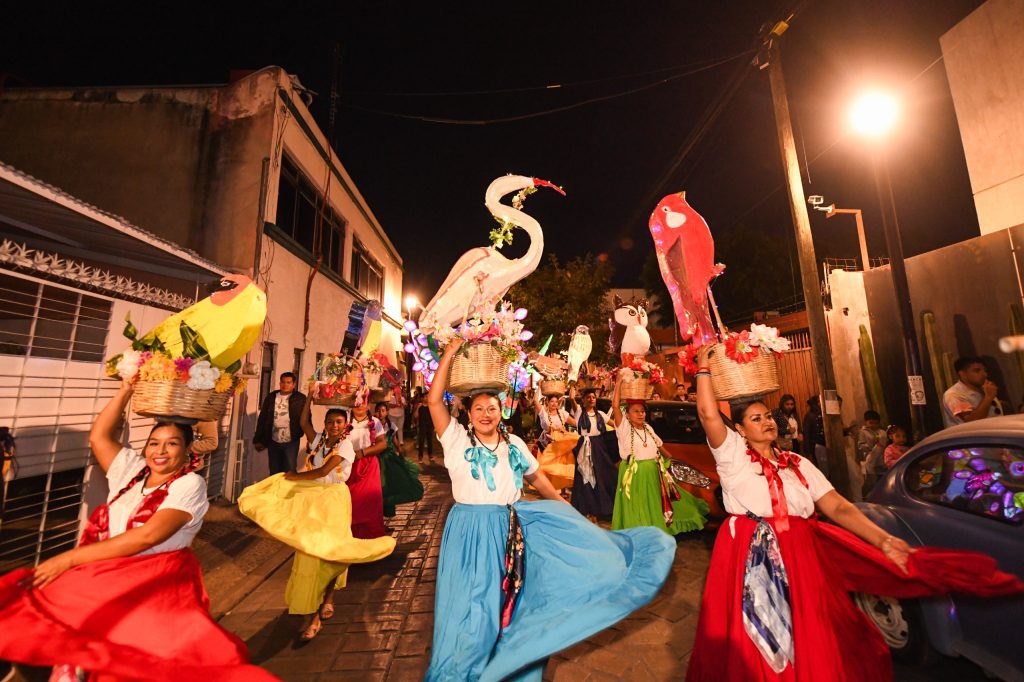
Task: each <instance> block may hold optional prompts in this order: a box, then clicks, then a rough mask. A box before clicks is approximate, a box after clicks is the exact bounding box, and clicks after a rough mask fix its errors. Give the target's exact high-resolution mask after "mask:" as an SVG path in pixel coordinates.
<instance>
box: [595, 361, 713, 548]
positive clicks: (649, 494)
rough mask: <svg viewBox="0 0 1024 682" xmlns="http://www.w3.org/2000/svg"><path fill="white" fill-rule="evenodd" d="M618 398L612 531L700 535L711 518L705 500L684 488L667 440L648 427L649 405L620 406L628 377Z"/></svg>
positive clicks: (617, 386)
mask: <svg viewBox="0 0 1024 682" xmlns="http://www.w3.org/2000/svg"><path fill="white" fill-rule="evenodd" d="M623 374H624V372H619V378H618V380H617V381H616V382H615V391H614V393H612V410H611V412H612V414H611V417H612V423H614V424H615V431H616V433H617V434H618V438H619V456H620V457H621V458H622V459H623V460H624V461H623V462H622V464H620V465H619V482H618V487H617V488H616V490H615V508H614V511H613V512H612V530H621V529H623V528H635V527H637V526H654V527H656V528H660V529H661V530H663V531H665V532H666V533H668V534H669V535H676V534H677V533H685V532H688V531H691V530H700V529H701V528H703V527H704V519H705V517H706V516H707V514H708V505H707V503H706V502H704V500H701V499H699V498H696V497H694V496H693V495H691V494H690V493H688V492H686V491H685V490H683V489H682V488H680V487H679V486H678V485H677V484H676V481H675V479H674V478H672V475H671V474H670V473H669V471H668V464H669V462H668V460H667V457H666V456H665V454H664V452H663V451H662V450H661V445H662V442H661V439H660V438H658V434H656V433H654V429H652V428H651V425H650V424H648V423H647V409H646V407H645V406H644V401H643V400H627V401H626V411H625V415H623V412H622V409H621V407H620V403H621V401H620V393H621V388H622V375H623Z"/></svg>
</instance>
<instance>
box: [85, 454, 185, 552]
mask: <svg viewBox="0 0 1024 682" xmlns="http://www.w3.org/2000/svg"><path fill="white" fill-rule="evenodd" d="M189 454H190V458H191V459H190V461H189V463H188V464H187V465H185V468H184V469H182V470H181V471H179V472H178V473H176V474H175V475H174V476H171V477H170V478H169V479H167V480H166V481H164V482H163V483H161V484H160V486H159V487H158V488H157V489H156V490H154V491H153V492H151V493H149V494H148V495H143V497H142V503H141V504H139V506H138V507H137V508H136V509H135V511H134V512H132V515H131V516H130V517H129V518H128V526H127V529H128V530H130V529H132V528H136V527H138V526H141V525H142V524H144V523H145V522H146V521H149V519H150V518H152V516H153V514H155V513H156V512H157V510H158V509H159V508H160V505H161V504H163V503H164V500H166V499H167V493H168V491H169V490H170V487H171V484H172V483H174V482H175V481H177V480H178V479H179V478H181V477H182V476H184V475H185V474H187V473H189V472H190V471H192V470H193V469H194V468H196V462H197V461H198V462H199V463H200V464H202V461H203V459H202V456H200V455H196V454H194V453H189ZM148 477H149V467H148V466H144V467H142V470H141V471H139V473H137V474H135V476H133V477H132V480H130V481H128V485H126V486H125V487H123V488H121V490H119V491H118V493H117V495H114V499H112V500H110V502H106V503H104V504H101V505H100V506H98V507H96V510H95V511H94V512H93V513H92V514H90V515H89V522H88V523H87V524H86V525H85V530H84V531H82V537H81V539H80V540H79V541H78V546H79V547H83V546H85V545H91V544H93V543H95V542H102V541H103V540H108V539H110V505H112V504H114V503H115V502H117V500H118V499H120V497H121V496H122V495H124V494H125V493H126V492H128V491H129V490H131V489H132V488H133V487H134V486H135V485H136V484H137V483H139V482H140V481H144V480H146V478H148Z"/></svg>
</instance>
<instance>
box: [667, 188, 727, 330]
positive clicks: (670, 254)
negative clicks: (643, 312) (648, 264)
mask: <svg viewBox="0 0 1024 682" xmlns="http://www.w3.org/2000/svg"><path fill="white" fill-rule="evenodd" d="M648 227H649V228H650V230H651V236H652V237H653V238H654V251H655V254H656V255H657V257H658V268H659V269H660V270H661V278H662V279H663V280H664V281H665V286H666V287H667V288H668V293H669V296H670V297H671V298H672V307H673V309H674V310H675V313H676V319H677V320H678V321H679V331H680V333H681V334H682V337H683V338H684V339H689V338H691V337H692V338H693V346H694V348H697V347H700V346H702V345H704V344H705V343H714V342H715V341H717V339H718V333H717V332H716V331H715V326H714V324H713V323H712V321H711V310H710V307H709V304H708V293H709V289H708V287H709V285H710V283H711V281H712V280H713V279H714V278H715V277H717V276H718V275H720V274H721V273H722V270H723V269H724V268H725V266H723V265H721V264H717V265H716V264H715V243H714V240H713V239H712V238H711V231H710V230H709V229H708V224H707V223H706V222H704V218H702V217H701V216H700V214H699V213H697V212H696V211H695V210H693V208H692V207H691V206H690V205H689V204H688V203H686V193H685V192H680V193H678V194H670V195H668V196H667V197H665V198H664V199H662V200H661V202H660V203H659V204H658V205H657V206H656V207H655V209H654V212H653V213H651V217H650V220H649V221H648Z"/></svg>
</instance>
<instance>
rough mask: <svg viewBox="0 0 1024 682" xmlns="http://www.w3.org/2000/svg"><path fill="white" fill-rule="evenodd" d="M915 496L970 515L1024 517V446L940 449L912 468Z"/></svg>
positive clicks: (908, 478)
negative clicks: (1022, 447)
mask: <svg viewBox="0 0 1024 682" xmlns="http://www.w3.org/2000/svg"><path fill="white" fill-rule="evenodd" d="M904 476H905V479H904V481H905V483H906V486H907V490H909V491H910V493H911V495H913V496H914V497H916V498H918V499H921V500H924V501H926V502H933V503H936V504H941V505H943V506H946V507H953V508H954V509H959V510H961V511H965V512H968V513H971V514H978V515H979V516H987V517H989V518H991V519H998V520H1000V521H1004V522H1009V523H1012V524H1015V525H1020V524H1021V523H1022V522H1024V450H1022V449H1020V448H1015V447H999V446H988V445H987V446H983V447H970V448H957V449H951V450H939V451H938V452H933V453H931V454H929V455H925V456H924V457H922V458H920V459H918V460H916V461H915V462H914V463H913V464H911V465H910V466H909V467H907V470H906V473H905V474H904Z"/></svg>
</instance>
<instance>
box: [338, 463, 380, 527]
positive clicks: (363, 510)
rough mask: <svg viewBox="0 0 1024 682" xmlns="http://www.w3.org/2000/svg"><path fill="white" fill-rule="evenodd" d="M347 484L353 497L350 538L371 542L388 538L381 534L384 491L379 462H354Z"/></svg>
mask: <svg viewBox="0 0 1024 682" xmlns="http://www.w3.org/2000/svg"><path fill="white" fill-rule="evenodd" d="M346 483H347V484H348V490H349V492H350V493H351V494H352V536H353V537H357V538H361V539H363V540H372V539H374V538H379V537H382V536H384V535H387V531H385V530H384V490H383V489H382V488H381V485H380V462H379V461H378V460H377V458H376V457H363V458H362V459H359V460H356V462H355V464H353V465H352V473H351V474H350V475H349V477H348V481H346Z"/></svg>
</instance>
